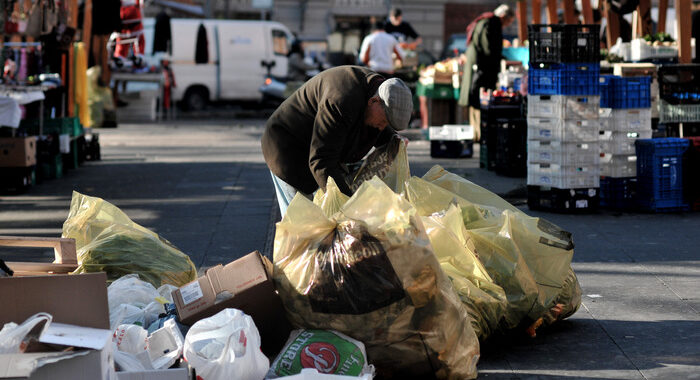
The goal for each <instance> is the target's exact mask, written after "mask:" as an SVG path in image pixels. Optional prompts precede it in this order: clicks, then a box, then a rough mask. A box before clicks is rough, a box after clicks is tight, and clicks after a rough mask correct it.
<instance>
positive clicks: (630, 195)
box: [600, 177, 637, 210]
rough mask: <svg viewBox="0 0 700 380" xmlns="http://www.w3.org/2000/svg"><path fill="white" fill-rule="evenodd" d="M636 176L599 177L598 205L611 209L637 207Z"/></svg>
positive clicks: (631, 208) (632, 208)
mask: <svg viewBox="0 0 700 380" xmlns="http://www.w3.org/2000/svg"><path fill="white" fill-rule="evenodd" d="M636 198H637V177H626V178H611V177H600V206H601V207H606V208H609V209H612V210H634V209H636V208H637V201H636Z"/></svg>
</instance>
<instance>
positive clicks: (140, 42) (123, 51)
mask: <svg viewBox="0 0 700 380" xmlns="http://www.w3.org/2000/svg"><path fill="white" fill-rule="evenodd" d="M119 15H120V16H121V19H122V29H121V30H120V31H119V33H120V36H119V37H117V46H116V47H115V48H114V56H115V57H124V58H128V57H129V53H130V50H131V48H132V47H133V54H134V55H138V54H141V55H143V54H144V52H145V50H146V39H145V38H144V36H143V23H142V22H141V20H142V16H141V4H140V1H139V0H137V1H135V2H134V3H133V4H130V5H122V7H121V8H120V9H119ZM134 37H136V38H137V41H136V42H132V43H121V42H122V41H123V40H124V39H126V38H134Z"/></svg>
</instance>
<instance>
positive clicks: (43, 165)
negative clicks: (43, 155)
mask: <svg viewBox="0 0 700 380" xmlns="http://www.w3.org/2000/svg"><path fill="white" fill-rule="evenodd" d="M37 167H38V168H39V173H38V175H39V178H40V179H42V180H44V179H57V178H62V177H63V155H62V154H57V155H55V156H53V157H51V158H50V159H49V160H48V161H42V162H40V163H39V164H38V165H37Z"/></svg>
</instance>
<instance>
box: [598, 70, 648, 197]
mask: <svg viewBox="0 0 700 380" xmlns="http://www.w3.org/2000/svg"><path fill="white" fill-rule="evenodd" d="M600 83H601V88H600V123H601V130H600V175H601V179H600V198H601V199H600V202H601V205H602V206H605V207H608V208H613V209H623V210H624V209H633V208H635V207H636V203H635V200H634V198H635V187H636V176H637V156H636V154H635V141H636V140H637V139H648V138H651V137H652V129H651V96H650V95H651V92H650V88H651V77H619V76H614V75H604V76H602V77H601V78H600Z"/></svg>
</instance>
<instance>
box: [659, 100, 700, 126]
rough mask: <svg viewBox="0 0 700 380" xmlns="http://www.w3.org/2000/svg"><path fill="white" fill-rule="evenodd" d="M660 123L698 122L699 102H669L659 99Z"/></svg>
mask: <svg viewBox="0 0 700 380" xmlns="http://www.w3.org/2000/svg"><path fill="white" fill-rule="evenodd" d="M659 122H660V123H691V122H692V123H697V122H700V104H669V103H667V102H665V101H664V100H663V99H661V100H659Z"/></svg>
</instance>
